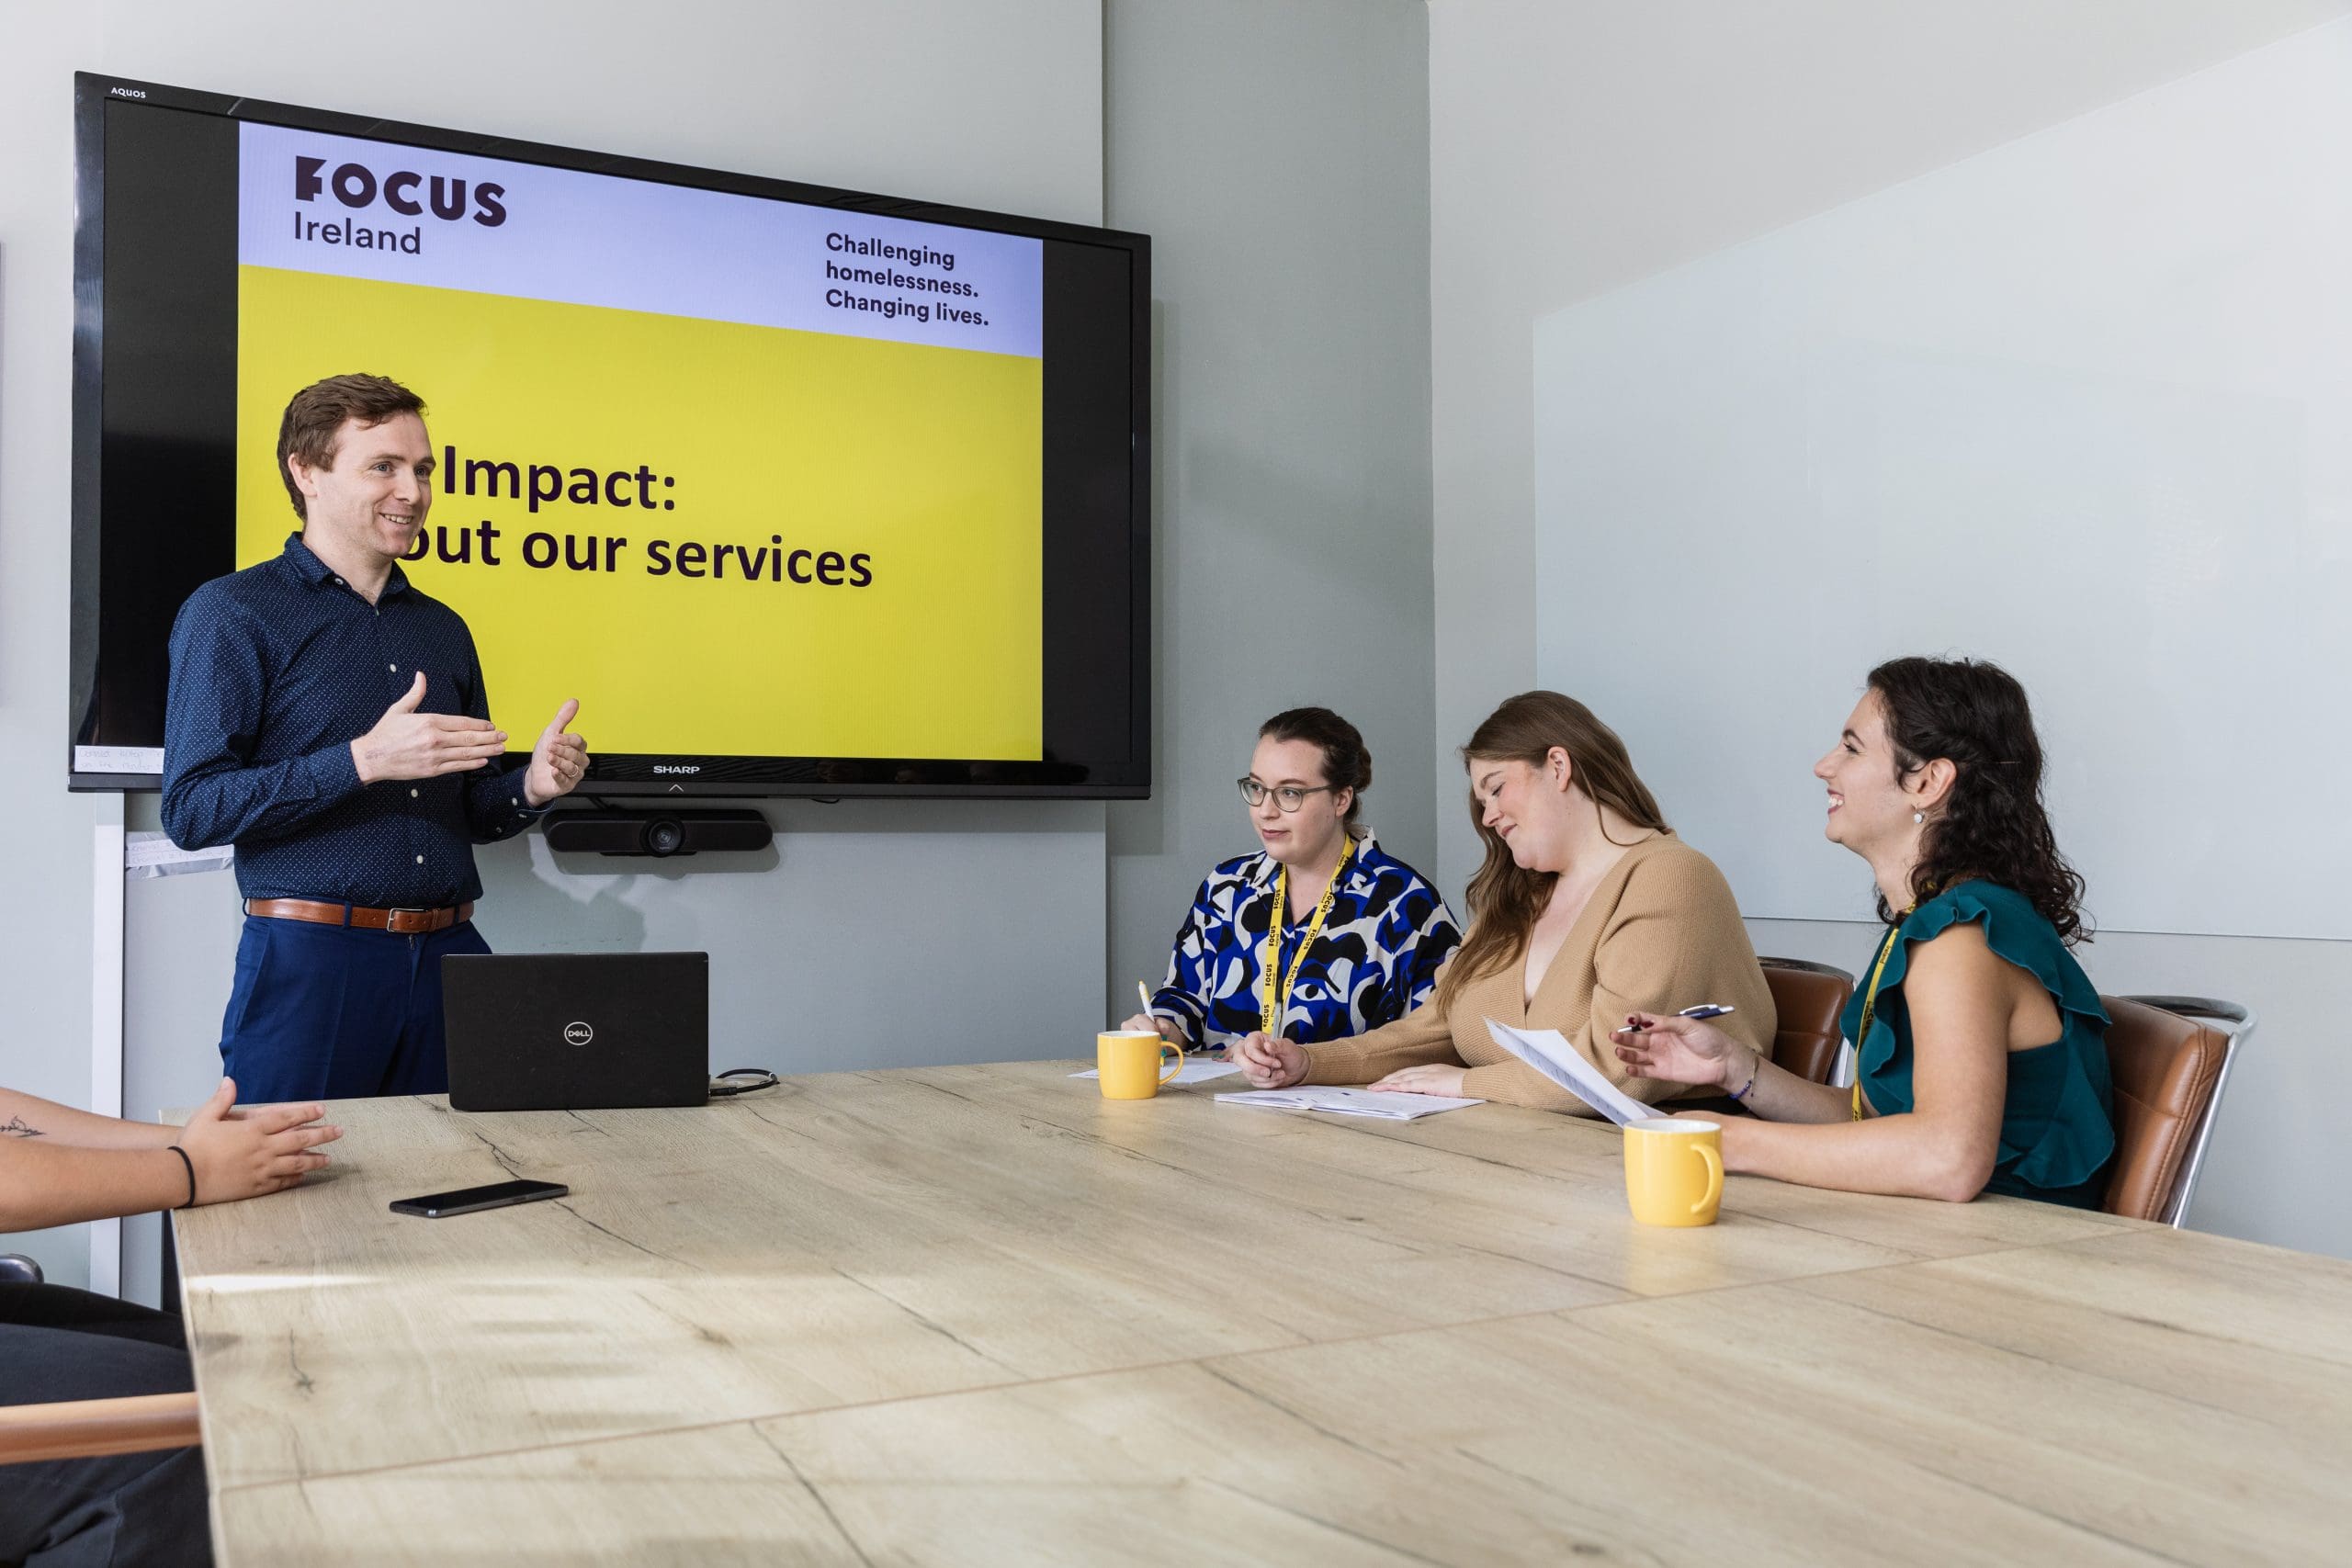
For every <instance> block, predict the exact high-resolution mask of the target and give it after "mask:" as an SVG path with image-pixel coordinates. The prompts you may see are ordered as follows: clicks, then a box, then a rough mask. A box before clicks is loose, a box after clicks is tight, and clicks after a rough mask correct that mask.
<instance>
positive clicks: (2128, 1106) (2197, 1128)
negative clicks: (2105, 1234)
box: [2099, 997, 2254, 1225]
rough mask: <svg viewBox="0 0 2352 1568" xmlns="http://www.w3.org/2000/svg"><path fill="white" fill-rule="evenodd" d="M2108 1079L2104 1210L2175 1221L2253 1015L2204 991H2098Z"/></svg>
mask: <svg viewBox="0 0 2352 1568" xmlns="http://www.w3.org/2000/svg"><path fill="white" fill-rule="evenodd" d="M2099 1000H2100V1002H2101V1003H2102V1004H2103V1005H2105V1007H2106V1008H2107V1013H2108V1017H2109V1019H2111V1020H2112V1022H2111V1023H2110V1024H2109V1026H2108V1031H2107V1061H2108V1069H2109V1074H2110V1075H2111V1076H2112V1077H2113V1078H2114V1080H2115V1163H2114V1165H2113V1166H2112V1168H2110V1169H2109V1175H2108V1182H2107V1201H2106V1203H2105V1204H2104V1205H2103V1207H2104V1208H2105V1209H2106V1210H2107V1212H2108V1213H2110V1214H2128V1215H2130V1216H2131V1217H2132V1218H2133V1219H2141V1220H2160V1221H2163V1222H2164V1223H2165V1224H2171V1225H2177V1224H2180V1223H2181V1221H2182V1220H2183V1219H2184V1218H2186V1217H2187V1215H2188V1202H2189V1199H2190V1197H2191V1195H2192V1194H2193V1193H2194V1192H2195V1190H2196V1187H2197V1178H2198V1176H2199V1172H2200V1170H2201V1168H2202V1167H2203V1165H2204V1158H2205V1147H2206V1145H2207V1143H2208V1142H2209V1141H2210V1140H2211V1137H2212V1133H2213V1116H2214V1112H2215V1111H2217V1110H2218V1109H2219V1107H2220V1105H2221V1103H2222V1086H2223V1085H2224V1083H2225V1082H2226V1081H2227V1079H2228V1077H2229V1070H2230V1066H2231V1064H2232V1063H2233V1061H2235V1060H2236V1057H2237V1053H2238V1049H2239V1046H2240V1045H2241V1043H2243V1042H2244V1041H2245V1038H2246V1036H2248V1035H2250V1034H2252V1033H2253V1032H2254V1015H2253V1014H2252V1013H2251V1012H2249V1011H2248V1010H2245V1008H2242V1007H2239V1006H2236V1005H2235V1004H2234V1003H2230V1002H2220V1001H2214V1000H2211V998H2204V997H2101V998H2099Z"/></svg>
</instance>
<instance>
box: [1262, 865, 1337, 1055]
mask: <svg viewBox="0 0 2352 1568" xmlns="http://www.w3.org/2000/svg"><path fill="white" fill-rule="evenodd" d="M1355 852H1356V841H1355V840H1353V839H1350V838H1346V837H1345V836H1344V835H1343V836H1342V837H1341V840H1340V863H1339V864H1337V865H1335V866H1333V867H1332V868H1331V880H1330V881H1329V882H1326V883H1325V884H1324V885H1323V897H1320V898H1318V899H1317V900H1316V901H1315V918H1314V919H1311V920H1309V921H1308V922H1307V924H1306V935H1305V936H1303V937H1301V938H1300V939H1299V943H1298V951H1297V952H1296V953H1292V954H1291V955H1290V973H1289V974H1287V975H1283V974H1282V973H1281V971H1280V969H1279V967H1278V965H1279V964H1281V963H1282V956H1283V920H1284V919H1288V918H1289V916H1290V867H1288V866H1283V868H1282V869H1281V870H1280V871H1278V872H1276V873H1275V874H1274V912H1273V913H1272V915H1269V916H1268V917H1267V918H1266V962H1265V964H1264V968H1265V971H1266V1005H1265V1008H1264V1010H1263V1011H1262V1012H1261V1014H1260V1015H1259V1016H1260V1018H1261V1021H1262V1022H1263V1024H1264V1026H1265V1032H1267V1033H1268V1034H1271V1035H1273V1036H1274V1037H1275V1038H1277V1039H1279V1038H1281V1035H1282V1032H1283V1004H1285V1003H1286V1002H1288V1001H1289V1000H1290V988H1291V987H1293V986H1295V985H1296V984H1297V983H1298V966H1299V965H1300V964H1304V963H1306V950H1307V949H1308V948H1310V947H1313V946H1314V945H1315V939H1316V937H1317V935H1318V934H1320V933H1321V931H1322V930H1323V917H1324V916H1326V915H1328V914H1329V913H1330V912H1331V900H1332V899H1333V898H1334V897H1337V896H1338V895H1339V891H1340V873H1341V872H1343V871H1345V870H1347V869H1348V858H1349V857H1350V856H1351V855H1352V854H1354V853H1355ZM1277 976H1279V984H1278V983H1277Z"/></svg>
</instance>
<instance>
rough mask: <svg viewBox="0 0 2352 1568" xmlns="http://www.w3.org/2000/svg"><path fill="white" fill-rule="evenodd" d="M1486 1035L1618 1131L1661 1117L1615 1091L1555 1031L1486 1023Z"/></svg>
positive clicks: (1615, 1088)
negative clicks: (1590, 1108) (1609, 1122)
mask: <svg viewBox="0 0 2352 1568" xmlns="http://www.w3.org/2000/svg"><path fill="white" fill-rule="evenodd" d="M1487 1033H1489V1034H1491V1035H1493V1036H1494V1037H1495V1043H1496V1044H1498V1045H1499V1046H1501V1047H1502V1048H1503V1049H1504V1050H1506V1051H1508V1052H1510V1054H1511V1055H1514V1056H1516V1057H1518V1058H1519V1059H1520V1060H1521V1061H1522V1062H1525V1063H1526V1064H1527V1065H1528V1066H1531V1067H1533V1068H1534V1069H1535V1070H1536V1071H1537V1072H1539V1073H1542V1074H1543V1075H1544V1077H1547V1078H1550V1079H1551V1080H1552V1081H1553V1082H1554V1083H1555V1084H1558V1085H1559V1086H1560V1087H1561V1088H1562V1089H1566V1090H1567V1091H1568V1092H1569V1093H1570V1094H1573V1095H1575V1096H1576V1097H1577V1099H1578V1100H1583V1101H1584V1102H1585V1103H1586V1104H1587V1105H1589V1106H1591V1107H1592V1108H1593V1109H1594V1110H1595V1111H1600V1113H1601V1114H1602V1115H1603V1116H1606V1117H1608V1118H1609V1119H1610V1120H1611V1122H1616V1123H1617V1125H1619V1126H1620V1127H1623V1126H1624V1125H1625V1124H1626V1123H1627V1122H1646V1121H1648V1120H1649V1119H1650V1118H1651V1117H1653V1116H1663V1115H1665V1114H1666V1112H1665V1111H1658V1110H1655V1109H1653V1108H1651V1107H1650V1106H1646V1105H1644V1104H1643V1103H1642V1102H1641V1101H1640V1100H1635V1099H1634V1098H1633V1097H1632V1096H1630V1095H1628V1094H1626V1093H1625V1092H1624V1091H1623V1089H1619V1088H1618V1087H1617V1086H1616V1085H1615V1084H1613V1083H1611V1082H1610V1081H1609V1079H1608V1078H1607V1077H1605V1076H1603V1075H1602V1073H1601V1071H1600V1068H1598V1067H1596V1066H1593V1065H1592V1064H1591V1063H1590V1062H1588V1061H1586V1060H1585V1059H1584V1053H1583V1052H1581V1051H1579V1050H1577V1048H1576V1047H1575V1046H1573V1045H1571V1044H1569V1043H1568V1042H1567V1037H1566V1035H1563V1034H1562V1033H1561V1032H1559V1031H1558V1030H1556V1029H1513V1028H1512V1027H1511V1026H1510V1025H1509V1024H1507V1023H1497V1022H1496V1021H1494V1020H1493V1019H1491V1018H1490V1019H1488V1020H1487Z"/></svg>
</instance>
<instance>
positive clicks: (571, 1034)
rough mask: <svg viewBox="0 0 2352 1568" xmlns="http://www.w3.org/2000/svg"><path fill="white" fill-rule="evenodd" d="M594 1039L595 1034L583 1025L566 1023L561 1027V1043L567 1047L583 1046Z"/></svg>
mask: <svg viewBox="0 0 2352 1568" xmlns="http://www.w3.org/2000/svg"><path fill="white" fill-rule="evenodd" d="M595 1038H596V1032H595V1031H594V1030H593V1029H591V1028H589V1027H588V1026H587V1025H586V1024H584V1023H567V1024H565V1025H564V1026H563V1043H565V1044H567V1045H585V1044H587V1043H588V1042H590V1041H591V1040H594V1039H595Z"/></svg>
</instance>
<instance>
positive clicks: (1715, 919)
mask: <svg viewBox="0 0 2352 1568" xmlns="http://www.w3.org/2000/svg"><path fill="white" fill-rule="evenodd" d="M1462 755H1463V761H1464V764H1465V766H1466V767H1467V770H1468V772H1469V775H1470V816H1471V820H1472V821H1473V822H1474V823H1476V826H1477V829H1478V835H1479V837H1480V838H1481V839H1483V840H1486V845H1487V861H1486V864H1485V865H1483V866H1481V867H1480V868H1479V870H1478V873H1477V874H1476V875H1475V876H1473V877H1472V878H1471V879H1470V889H1469V892H1470V914H1471V926H1470V934H1469V937H1468V939H1467V940H1466V941H1464V942H1463V944H1462V946H1461V947H1460V948H1458V949H1456V950H1455V952H1454V953H1453V957H1451V958H1450V959H1448V960H1447V962H1446V965H1445V967H1444V968H1443V969H1442V971H1440V973H1439V976H1438V985H1437V991H1436V994H1435V995H1433V996H1432V997H1431V998H1430V1000H1429V1002H1428V1003H1427V1004H1426V1005H1424V1006H1422V1007H1420V1008H1418V1009H1416V1010H1414V1011H1412V1012H1410V1013H1408V1014H1407V1015H1406V1016H1405V1017H1403V1018H1401V1019H1399V1020H1397V1021H1396V1022H1395V1023H1392V1024H1389V1025H1387V1026H1386V1027H1385V1028H1382V1029H1376V1030H1374V1031H1372V1032H1370V1033H1367V1034H1361V1035H1358V1036H1356V1037H1355V1038H1353V1039H1350V1040H1335V1041H1329V1042H1326V1043H1322V1044H1317V1045H1312V1046H1306V1045H1300V1044H1297V1043H1295V1042H1292V1041H1289V1040H1276V1039H1270V1038H1268V1037H1267V1036H1266V1035H1264V1034H1251V1035H1250V1036H1249V1037H1248V1038H1247V1039H1245V1040H1243V1041H1242V1042H1240V1043H1238V1045H1236V1046H1235V1047H1234V1048H1233V1050H1232V1052H1231V1056H1232V1059H1233V1060H1234V1061H1236V1062H1238V1063H1239V1064H1240V1066H1241V1069H1242V1072H1243V1073H1244V1075H1245V1076H1247V1077H1248V1078H1249V1079H1250V1082H1251V1083H1252V1084H1255V1085H1256V1086H1258V1087H1259V1088H1261V1089H1278V1088H1281V1087H1283V1086H1285V1085H1288V1084H1295V1083H1325V1084H1362V1083H1370V1084H1371V1085H1372V1086H1373V1087H1374V1089H1400V1090H1406V1091H1409V1092H1412V1093H1417V1094H1440V1095H1466V1096H1469V1097H1471V1098H1474V1099H1478V1100H1506V1101H1509V1102H1510V1103H1512V1104H1515V1105H1532V1106H1536V1107H1539V1108H1541V1109H1544V1110H1546V1111H1585V1110H1586V1107H1585V1106H1584V1104H1583V1102H1582V1101H1580V1100H1577V1098H1576V1097H1575V1096H1573V1095H1571V1094H1569V1093H1568V1092H1567V1091H1566V1090H1565V1089H1561V1088H1559V1087H1558V1086H1557V1085H1555V1084H1554V1083H1553V1082H1552V1080H1551V1079H1549V1078H1547V1077H1544V1075H1543V1074H1541V1073H1539V1072H1537V1071H1536V1070H1535V1069H1534V1068H1532V1067H1531V1066H1527V1065H1526V1064H1525V1063H1523V1062H1521V1061H1520V1060H1519V1059H1518V1058H1516V1057H1514V1056H1512V1055H1510V1053H1508V1052H1506V1051H1505V1050H1503V1048H1502V1047H1501V1046H1499V1045H1498V1044H1496V1043H1494V1039H1493V1037H1492V1036H1491V1035H1489V1034H1488V1033H1487V1020H1488V1019H1494V1020H1497V1021H1500V1022H1503V1023H1509V1024H1512V1025H1515V1026H1518V1027H1521V1028H1526V1029H1556V1030H1558V1031H1559V1032H1560V1033H1561V1034H1562V1035H1564V1036H1566V1039H1567V1041H1568V1043H1569V1044H1571V1045H1572V1046H1574V1047H1575V1048H1576V1050H1577V1051H1578V1052H1579V1053H1580V1054H1582V1055H1583V1056H1584V1058H1585V1059H1586V1060H1587V1061H1588V1062H1589V1063H1591V1064H1592V1066H1594V1067H1596V1068H1598V1069H1599V1070H1600V1071H1601V1072H1602V1073H1604V1074H1606V1075H1607V1076H1608V1077H1610V1078H1611V1080H1612V1081H1614V1082H1615V1083H1616V1084H1617V1086H1618V1087H1619V1088H1620V1089H1623V1090H1624V1091H1625V1092H1626V1093H1627V1094H1629V1095H1631V1096H1633V1097H1634V1099H1636V1100H1646V1101H1649V1102H1652V1103H1656V1102H1657V1101H1659V1100H1668V1099H1671V1098H1673V1097H1675V1096H1677V1095H1681V1094H1685V1093H1688V1092H1691V1086H1689V1085H1687V1084H1679V1083H1672V1082H1668V1081H1667V1080H1665V1079H1661V1078H1645V1077H1631V1076H1629V1071H1628V1069H1627V1068H1626V1066H1624V1064H1623V1063H1622V1062H1621V1061H1620V1060H1619V1059H1618V1056H1617V1054H1616V1052H1615V1051H1614V1050H1613V1049H1611V1042H1610V1039H1609V1032H1610V1031H1611V1030H1612V1029H1615V1028H1618V1027H1620V1026H1622V1025H1623V1023H1624V1021H1625V1018H1626V1015H1627V1014H1629V1013H1636V1012H1653V1013H1655V1012H1671V1011H1673V1010H1676V1009H1678V1008H1683V1007H1688V1006H1690V1005H1691V1002H1692V1001H1693V1000H1694V999H1695V1000H1700V1001H1709V1002H1718V1003H1724V1004H1727V1005H1729V1006H1730V1007H1731V1008H1733V1009H1734V1011H1733V1012H1732V1013H1731V1014H1730V1016H1728V1017H1727V1018H1725V1019H1724V1021H1723V1023H1722V1027H1723V1028H1724V1030H1725V1031H1727V1032H1730V1033H1732V1034H1733V1035H1734V1036H1736V1038H1737V1039H1739V1040H1740V1041H1741V1042H1742V1043H1746V1044H1747V1045H1748V1046H1749V1047H1750V1048H1751V1049H1754V1050H1755V1051H1757V1052H1758V1053H1759V1054H1760V1055H1766V1056H1769V1055H1770V1053H1771V1049H1772V1035H1773V1031H1774V1028H1775V1021H1774V1018H1773V1011H1772V993H1771V991H1770V989H1769V988H1768V987H1766V985H1765V983H1764V972H1763V971H1762V970H1761V969H1759V968H1758V967H1757V964H1756V951H1755V949H1754V948H1753V947H1751V946H1750V945H1749V944H1748V941H1747V927H1746V926H1744V925H1742V924H1741V923H1740V918H1739V907H1738V905H1737V904H1736V903H1735V902H1734V900H1733V898H1732V894H1731V887H1730V886H1729V885H1728V884H1726V883H1725V882H1724V878H1723V874H1722V873H1721V872H1719V871H1717V870H1716V869H1715V866H1714V863H1713V861H1710V860H1709V859H1707V857H1706V856H1704V855H1702V854H1701V853H1700V852H1698V851H1696V850H1694V849H1691V847H1690V846H1689V845H1687V844H1685V843H1683V842H1682V840H1679V839H1678V838H1676V837H1674V834H1673V830H1672V829H1669V828H1668V826H1667V825H1666V819H1665V818H1664V817H1663V816H1662V815H1661V814H1660V813H1659V811H1658V808H1657V801H1656V800H1655V799H1654V798H1652V796H1651V795H1650V792H1649V789H1648V787H1647V786H1646V785H1645V784H1643V783H1642V781H1641V778H1640V776H1639V775H1638V774H1636V773H1634V764H1633V761H1632V760H1631V759H1630V758H1628V757H1627V755H1626V754H1625V743H1624V742H1623V741H1622V740H1620V739H1618V738H1617V735H1616V732H1615V731H1613V730H1611V728H1609V727H1608V726H1607V725H1605V724H1603V723H1601V722H1600V720H1599V719H1598V718H1595V717H1594V716H1593V715H1592V711H1591V710H1590V709H1589V708H1587V707H1586V706H1585V705H1583V704H1582V703H1579V702H1577V701H1576V700H1575V699H1574V698H1572V697H1566V696H1562V695H1561V694H1559V693H1557V692H1527V693H1523V694H1521V695H1519V696H1516V697H1512V698H1511V699H1510V700H1509V701H1508V702H1505V703H1504V704H1503V705H1502V706H1500V707H1498V708H1497V709H1496V710H1495V711H1494V713H1493V714H1492V715H1490V716H1488V717H1487V721H1486V722H1485V723H1484V724H1481V725H1480V726H1479V727H1478V729H1477V733H1476V734H1474V735H1473V736H1471V738H1470V743H1469V744H1468V745H1466V746H1464V748H1463V749H1462Z"/></svg>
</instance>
